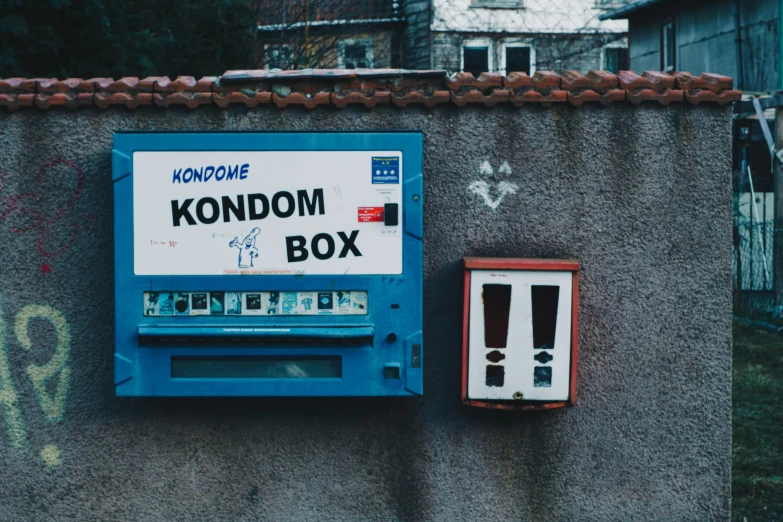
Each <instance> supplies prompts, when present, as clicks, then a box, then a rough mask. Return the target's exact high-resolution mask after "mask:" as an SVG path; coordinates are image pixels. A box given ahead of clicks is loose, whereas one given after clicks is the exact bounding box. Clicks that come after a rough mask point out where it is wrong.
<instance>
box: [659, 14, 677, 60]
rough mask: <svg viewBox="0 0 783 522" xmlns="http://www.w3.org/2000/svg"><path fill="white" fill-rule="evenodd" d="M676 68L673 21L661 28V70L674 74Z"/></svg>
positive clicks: (668, 21)
mask: <svg viewBox="0 0 783 522" xmlns="http://www.w3.org/2000/svg"><path fill="white" fill-rule="evenodd" d="M676 67H677V45H676V42H675V36H674V21H673V20H667V21H665V22H664V23H663V25H662V26H661V70H663V72H674V71H675V70H676Z"/></svg>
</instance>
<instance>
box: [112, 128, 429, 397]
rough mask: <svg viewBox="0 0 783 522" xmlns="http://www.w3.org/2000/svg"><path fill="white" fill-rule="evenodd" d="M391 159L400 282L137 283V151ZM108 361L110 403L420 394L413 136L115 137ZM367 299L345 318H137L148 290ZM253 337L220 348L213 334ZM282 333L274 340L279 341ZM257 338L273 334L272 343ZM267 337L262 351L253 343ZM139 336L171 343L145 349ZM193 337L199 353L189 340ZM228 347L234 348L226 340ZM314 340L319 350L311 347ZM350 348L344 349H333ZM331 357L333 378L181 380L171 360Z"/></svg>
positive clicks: (418, 217)
mask: <svg viewBox="0 0 783 522" xmlns="http://www.w3.org/2000/svg"><path fill="white" fill-rule="evenodd" d="M357 150H359V151H363V150H387V151H388V150H399V151H402V159H403V170H402V172H403V176H404V177H403V179H402V180H401V185H400V186H401V188H402V197H403V201H404V204H403V205H402V213H401V216H400V218H401V220H402V227H403V232H404V234H403V273H402V274H401V275H399V276H380V275H371V276H357V275H344V276H322V275H305V276H291V275H263V276H244V275H225V276H171V277H169V276H136V275H135V274H134V266H133V263H134V255H133V154H134V152H140V151H357ZM112 171H113V181H114V234H115V313H116V318H115V354H114V378H115V381H114V382H115V387H116V394H117V395H118V396H300V397H305V396H412V395H422V393H423V375H422V373H423V350H422V250H423V248H422V247H423V245H422V240H423V226H422V221H423V216H422V215H423V212H422V209H423V197H424V193H423V183H422V179H423V178H422V135H421V134H420V133H418V132H362V133H336V132H329V133H292V132H268V133H267V132H247V133H244V132H221V133H211V132H203V133H202V132H176V133H172V132H138V133H136V132H128V133H125V132H118V133H115V135H114V150H113V157H112ZM319 289H330V290H335V291H337V290H351V291H362V290H363V291H367V292H368V294H369V301H370V305H369V313H368V314H367V315H351V316H337V315H335V316H280V315H277V316H257V317H248V316H238V317H227V316H219V317H216V316H198V317H176V316H167V317H146V316H144V315H143V304H142V301H143V293H144V292H145V291H146V292H149V291H164V290H170V291H178V290H182V291H186V290H187V291H220V290H230V291H253V290H279V291H307V290H313V291H315V290H319ZM226 326H230V327H254V328H257V329H258V331H260V332H261V333H260V334H258V335H254V342H253V343H249V344H247V345H244V344H243V343H242V337H241V336H235V339H234V342H233V343H229V344H227V343H221V342H218V341H220V340H221V339H220V337H221V336H222V335H225V334H223V333H222V332H223V331H224V330H223V328H224V327H226ZM281 331H282V332H285V333H283V334H281V333H279V332H281ZM263 332H277V333H276V334H275V335H273V336H272V335H270V334H268V333H267V334H264V333H263ZM265 335H266V336H267V337H268V342H265V340H264V338H263V337H264V336H265ZM147 336H153V337H154V336H170V338H176V339H177V343H176V344H165V343H163V344H161V345H154V344H153V345H146V344H145V343H144V342H143V339H144V338H145V337H147ZM194 338H198V341H199V342H198V344H196V343H193V344H191V342H190V341H191V339H194ZM237 339H238V340H237ZM319 339H328V340H329V342H326V343H319ZM346 340H347V341H349V342H344V341H346ZM201 356H203V357H212V358H221V357H227V358H232V357H239V358H258V359H259V360H263V358H264V357H272V358H274V357H289V356H302V357H308V356H309V357H313V358H318V357H325V358H329V357H332V359H334V358H335V357H339V358H340V361H341V365H342V366H341V377H339V378H338V377H325V378H242V377H239V378H237V377H230V376H229V377H217V378H213V377H211V378H180V377H173V376H172V362H171V361H172V357H185V358H187V357H201Z"/></svg>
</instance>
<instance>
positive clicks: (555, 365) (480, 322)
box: [468, 270, 572, 401]
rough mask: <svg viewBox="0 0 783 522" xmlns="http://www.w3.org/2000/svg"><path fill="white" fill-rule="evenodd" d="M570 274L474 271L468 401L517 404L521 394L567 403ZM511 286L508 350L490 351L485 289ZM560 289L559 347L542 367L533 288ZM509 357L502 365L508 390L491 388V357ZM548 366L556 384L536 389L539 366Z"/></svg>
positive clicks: (556, 343)
mask: <svg viewBox="0 0 783 522" xmlns="http://www.w3.org/2000/svg"><path fill="white" fill-rule="evenodd" d="M571 281H572V274H571V272H549V271H537V270H531V271H522V270H507V271H503V270H499V271H495V270H473V271H472V272H471V275H470V319H469V321H470V324H469V328H470V330H469V337H468V398H470V399H495V400H511V399H514V394H515V393H516V392H520V393H522V396H523V398H524V400H536V401H565V400H567V399H568V393H569V374H570V369H571V291H572V283H571ZM484 284H501V285H511V307H510V310H509V321H508V337H507V343H506V348H500V349H497V348H487V347H486V345H485V337H484V304H483V295H482V293H483V285H484ZM534 285H543V286H559V287H560V294H559V298H558V306H557V322H556V328H555V342H554V348H553V349H551V350H547V352H549V353H550V354H551V355H552V356H553V359H552V360H551V361H549V362H547V363H543V364H542V363H540V362H539V361H537V360H536V359H534V356H535V355H536V354H538V353H539V352H541V350H534V349H533V308H532V298H531V287H532V286H534ZM496 349H497V350H498V351H500V352H501V353H502V354H503V355H505V356H506V357H505V359H503V360H502V361H500V362H498V363H497V364H498V365H502V366H503V367H504V369H505V378H504V382H503V386H487V384H486V369H487V366H488V365H492V364H493V363H491V362H490V361H488V360H487V354H489V353H490V352H492V351H494V350H496ZM537 366H538V367H549V368H551V371H552V381H551V386H549V387H536V386H534V379H533V374H534V370H535V367H537Z"/></svg>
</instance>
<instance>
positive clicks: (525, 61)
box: [498, 40, 536, 76]
mask: <svg viewBox="0 0 783 522" xmlns="http://www.w3.org/2000/svg"><path fill="white" fill-rule="evenodd" d="M498 71H499V72H501V73H502V74H506V75H507V74H510V73H512V72H523V73H525V74H527V75H529V76H533V74H534V73H535V72H536V50H535V49H534V48H533V46H532V45H530V43H525V42H519V41H513V40H512V41H504V42H503V47H502V49H501V52H500V67H499V68H498Z"/></svg>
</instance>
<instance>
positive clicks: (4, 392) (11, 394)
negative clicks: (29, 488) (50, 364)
mask: <svg viewBox="0 0 783 522" xmlns="http://www.w3.org/2000/svg"><path fill="white" fill-rule="evenodd" d="M0 304H1V303H0ZM0 385H2V389H0V404H2V405H3V407H4V408H5V420H6V423H7V424H8V437H9V438H10V439H11V446H13V447H14V448H16V449H17V450H19V451H20V452H21V453H24V452H26V451H27V435H26V434H25V431H24V424H23V423H22V412H21V410H20V409H19V400H18V398H17V395H16V390H15V389H14V382H13V381H12V380H11V367H10V365H9V364H8V345H7V344H6V342H5V323H4V322H3V310H2V306H0Z"/></svg>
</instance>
